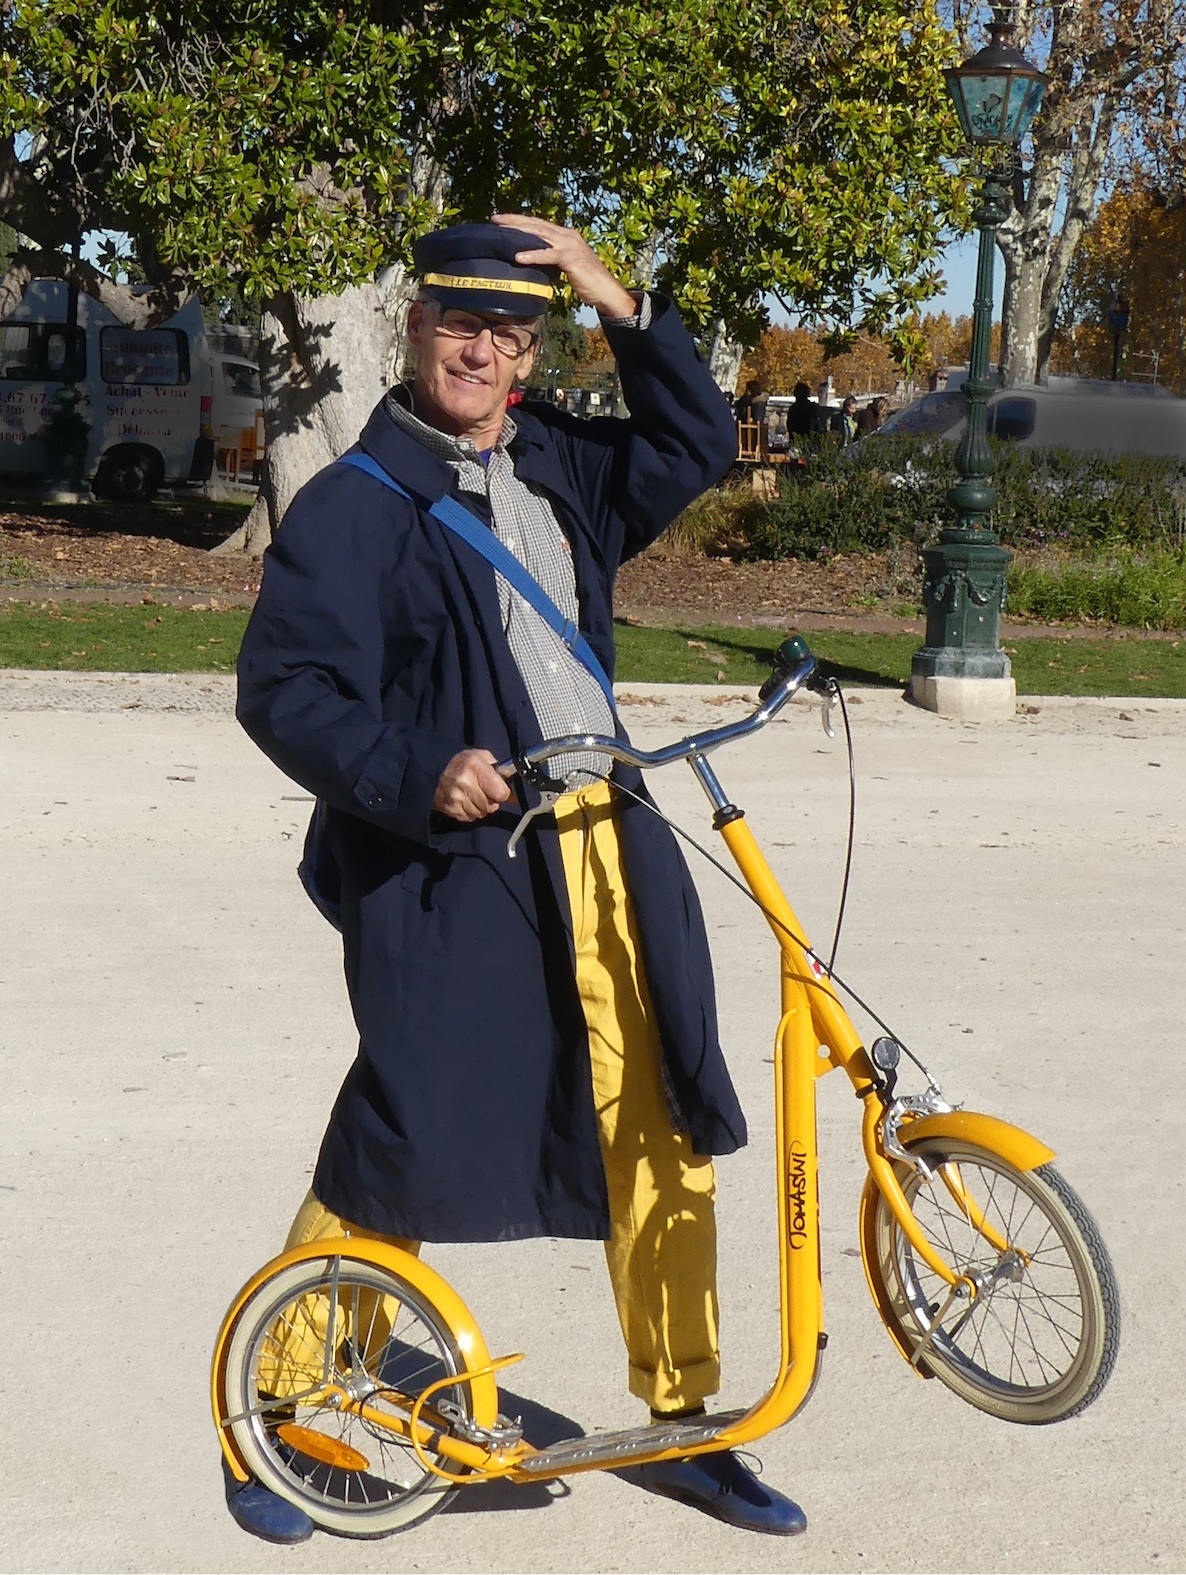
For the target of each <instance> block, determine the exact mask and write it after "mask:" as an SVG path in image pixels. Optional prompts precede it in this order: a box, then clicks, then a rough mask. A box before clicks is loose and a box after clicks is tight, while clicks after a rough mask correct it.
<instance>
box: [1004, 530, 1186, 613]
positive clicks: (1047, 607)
mask: <svg viewBox="0 0 1186 1575" xmlns="http://www.w3.org/2000/svg"><path fill="white" fill-rule="evenodd" d="M1007 605H1008V608H1009V610H1010V611H1011V612H1020V613H1029V614H1030V615H1031V616H1033V617H1035V618H1046V619H1049V620H1050V621H1052V622H1058V621H1060V620H1064V619H1072V620H1073V619H1083V618H1090V619H1098V620H1100V621H1101V622H1104V623H1115V624H1125V625H1128V626H1129V627H1133V628H1144V629H1186V552H1184V551H1183V550H1181V549H1179V550H1176V551H1157V550H1153V551H1151V552H1148V553H1138V552H1131V551H1130V552H1127V553H1119V554H1113V555H1110V556H1107V557H1098V558H1096V559H1094V560H1088V561H1083V560H1082V559H1079V560H1070V561H1065V560H1064V561H1061V562H1060V561H1058V560H1053V561H1047V562H1039V563H1026V562H1024V561H1022V562H1019V563H1014V564H1013V565H1012V567H1011V568H1010V570H1009V584H1008V601H1007Z"/></svg>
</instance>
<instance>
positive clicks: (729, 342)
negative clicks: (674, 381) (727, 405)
mask: <svg viewBox="0 0 1186 1575" xmlns="http://www.w3.org/2000/svg"><path fill="white" fill-rule="evenodd" d="M744 353H745V352H744V347H743V346H742V345H740V344H739V343H738V341H737V340H736V339H732V338H730V336H729V331H728V329H727V328H726V327H725V325H724V323H723V322H718V323H717V325H716V328H715V329H714V331H713V336H712V348H711V349H710V350H709V352H708V370H709V371H710V372H711V373H712V379H713V382H714V383H715V384H716V385H717V387H718V388H719V389H720V390H721V392H722V394H725V395H727V396H728V398H730V399H732V398H733V395H734V394H735V393H736V392H737V375H738V373H739V372H740V371H741V358H742V356H743V354H744Z"/></svg>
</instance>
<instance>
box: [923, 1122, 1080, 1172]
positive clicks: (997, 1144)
mask: <svg viewBox="0 0 1186 1575" xmlns="http://www.w3.org/2000/svg"><path fill="white" fill-rule="evenodd" d="M898 1135H899V1137H900V1138H901V1140H902V1143H903V1145H904V1146H905V1147H906V1148H909V1147H910V1145H911V1143H917V1142H918V1141H919V1140H920V1139H921V1138H935V1137H937V1138H954V1139H955V1140H956V1142H957V1143H974V1144H975V1145H976V1147H977V1148H985V1149H987V1150H988V1152H989V1153H990V1154H999V1155H1000V1157H1001V1158H1002V1159H1007V1160H1008V1161H1009V1163H1010V1164H1011V1165H1013V1166H1014V1167H1015V1168H1016V1169H1017V1170H1037V1168H1038V1166H1039V1165H1048V1164H1049V1163H1050V1161H1051V1160H1052V1159H1053V1158H1054V1150H1053V1149H1052V1148H1047V1147H1046V1145H1045V1143H1042V1142H1040V1141H1039V1140H1038V1139H1037V1138H1036V1137H1031V1136H1030V1134H1029V1133H1028V1132H1023V1131H1022V1130H1021V1128H1020V1127H1015V1126H1011V1125H1010V1124H1009V1122H1008V1121H999V1120H998V1119H997V1117H996V1116H984V1115H981V1114H980V1113H979V1111H976V1110H945V1111H943V1112H942V1113H941V1114H939V1115H937V1116H919V1118H918V1120H917V1121H911V1122H908V1123H907V1122H904V1123H903V1124H902V1128H901V1130H900V1132H899V1134H898Z"/></svg>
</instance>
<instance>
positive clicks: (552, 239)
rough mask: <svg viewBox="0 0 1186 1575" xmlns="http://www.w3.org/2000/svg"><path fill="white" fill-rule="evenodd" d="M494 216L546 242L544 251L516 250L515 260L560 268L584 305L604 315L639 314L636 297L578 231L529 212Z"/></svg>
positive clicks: (628, 315) (501, 222) (495, 221)
mask: <svg viewBox="0 0 1186 1575" xmlns="http://www.w3.org/2000/svg"><path fill="white" fill-rule="evenodd" d="M491 217H492V220H493V222H494V223H495V224H503V225H505V226H506V227H507V228H508V229H511V230H526V231H527V232H528V233H529V234H531V235H538V236H539V238H540V240H541V241H546V242H547V245H546V246H545V247H544V248H543V249H542V250H533V251H525V252H516V253H515V261H516V262H520V263H525V264H527V265H528V266H530V265H531V264H536V265H542V266H544V267H547V268H559V269H560V271H561V272H562V273H563V274H564V275H565V277H566V278H567V279H568V282H569V284H571V285H572V287H573V289H574V290H575V291H576V293H577V295H578V296H579V297H580V299H581V300H582V301H583V302H584V304H585V305H586V306H592V307H595V308H596V310H597V311H599V312H600V313H601V314H602V315H603V316H605V317H633V316H634V315H635V314H636V313H637V311H638V302H637V300H636V299H635V297H634V296H633V295H631V294H630V292H629V290H627V289H626V288H625V286H624V285H622V284H620V283H619V281H618V280H617V279H615V278H614V276H613V274H612V273H610V271H609V269H608V268H607V267H606V266H605V264H604V263H603V262H602V260H601V258H600V257H598V255H597V253H596V252H595V251H594V250H593V248H592V247H591V246H590V245H589V243H588V241H587V240H586V239H585V237H584V236H583V235H581V234H580V232H579V231H577V230H566V229H565V228H564V226H563V225H562V224H553V223H552V222H551V220H550V219H537V218H535V217H534V215H532V214H529V213H495V214H492V215H491Z"/></svg>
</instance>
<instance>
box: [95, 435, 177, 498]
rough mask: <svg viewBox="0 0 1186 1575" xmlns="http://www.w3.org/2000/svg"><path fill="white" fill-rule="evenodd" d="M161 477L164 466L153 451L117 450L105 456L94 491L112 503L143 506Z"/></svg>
mask: <svg viewBox="0 0 1186 1575" xmlns="http://www.w3.org/2000/svg"><path fill="white" fill-rule="evenodd" d="M164 475H165V467H164V463H163V462H162V460H161V456H160V455H159V454H158V453H157V452H156V450H155V449H148V448H120V449H116V450H115V451H114V452H113V453H110V454H108V455H106V456H105V458H104V460H103V463H102V464H101V465H100V467H99V473H98V475H97V476H96V477H95V490H96V491H97V492H98V493H100V494H101V495H102V496H103V497H105V498H111V499H112V500H113V501H114V502H116V503H147V502H148V500H149V499H150V498H152V497H154V496H155V494H156V492H157V490H158V489H159V487H160V485H161V482H162V481H163V480H164Z"/></svg>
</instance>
